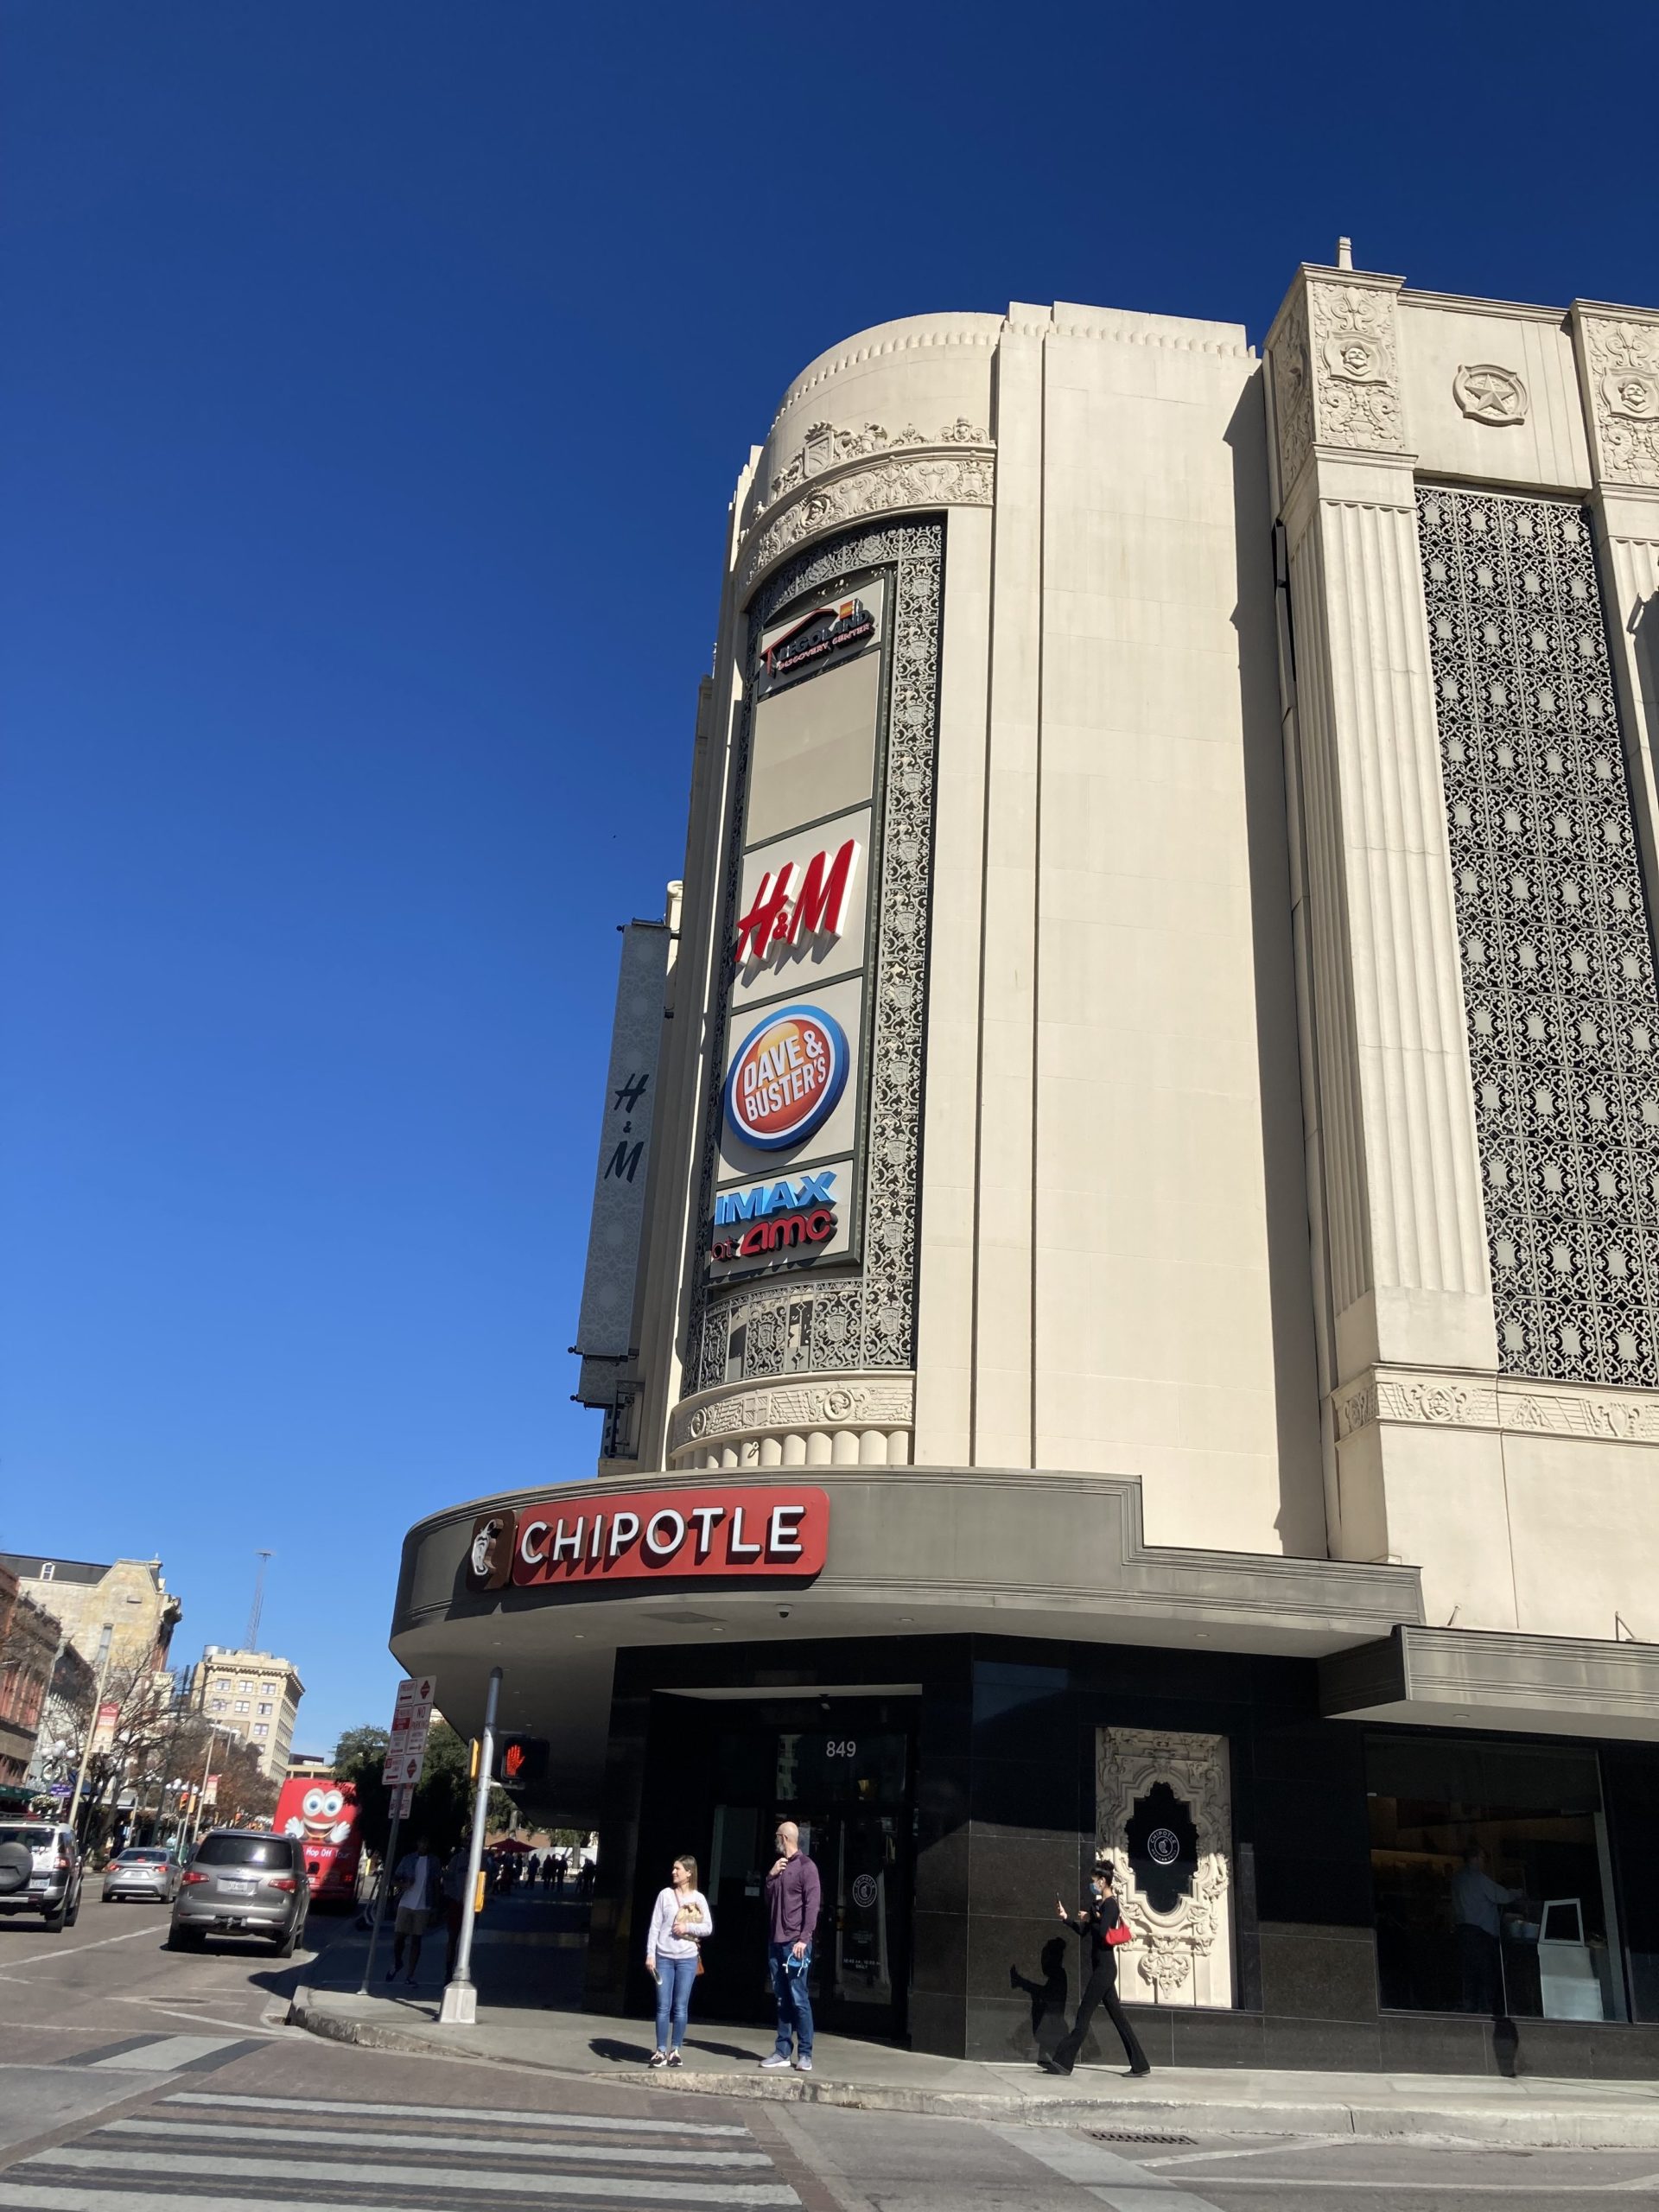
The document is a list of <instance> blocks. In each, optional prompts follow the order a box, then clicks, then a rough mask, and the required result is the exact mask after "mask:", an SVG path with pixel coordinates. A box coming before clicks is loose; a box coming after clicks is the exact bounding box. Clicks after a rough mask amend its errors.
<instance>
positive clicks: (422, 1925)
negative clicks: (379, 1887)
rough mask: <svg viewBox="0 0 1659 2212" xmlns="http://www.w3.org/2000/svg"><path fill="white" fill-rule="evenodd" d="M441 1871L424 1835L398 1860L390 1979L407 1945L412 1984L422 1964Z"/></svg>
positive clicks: (402, 1957)
mask: <svg viewBox="0 0 1659 2212" xmlns="http://www.w3.org/2000/svg"><path fill="white" fill-rule="evenodd" d="M441 1878H442V1868H441V1867H440V1866H439V1865H438V1862H437V1860H436V1859H435V1858H434V1857H433V1856H432V1846H431V1844H430V1842H429V1840H428V1839H427V1838H426V1837H425V1836H422V1837H421V1838H420V1839H419V1840H418V1841H417V1842H416V1846H415V1848H414V1850H413V1851H410V1852H406V1853H404V1856H403V1857H402V1858H401V1859H399V1860H398V1861H397V1872H395V1873H394V1874H393V1876H392V1878H391V1886H392V1890H393V1891H394V1893H395V1895H396V1897H397V1920H396V1922H395V1923H393V1929H392V1938H391V1966H390V1967H389V1968H388V1969H387V1972H386V1980H388V1981H396V1980H397V1969H398V1967H400V1966H402V1964H403V1962H404V1945H405V1944H407V1945H408V1947H409V1974H408V1976H407V1979H408V1980H409V1981H410V1984H411V1986H412V1985H413V1983H414V1981H415V1979H416V1973H417V1970H418V1968H419V1967H420V1963H421V1938H422V1937H423V1936H424V1935H425V1933H426V1931H427V1929H428V1928H429V1925H430V1924H431V1920H432V1913H433V1908H434V1907H435V1904H437V1899H438V1884H439V1881H440V1879H441Z"/></svg>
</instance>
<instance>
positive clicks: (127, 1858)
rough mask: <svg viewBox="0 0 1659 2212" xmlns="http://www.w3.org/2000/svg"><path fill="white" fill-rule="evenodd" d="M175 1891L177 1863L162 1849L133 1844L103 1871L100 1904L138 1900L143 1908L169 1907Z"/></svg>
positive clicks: (177, 1883)
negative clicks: (128, 1899)
mask: <svg viewBox="0 0 1659 2212" xmlns="http://www.w3.org/2000/svg"><path fill="white" fill-rule="evenodd" d="M178 1891H179V1862H178V1860H177V1859H175V1857H174V1856H173V1853H171V1852H170V1851H168V1849H167V1848H166V1847H165V1846H164V1845H162V1844H136V1845H135V1846H134V1847H132V1849H130V1851H123V1852H121V1853H118V1855H117V1856H116V1857H115V1858H113V1859H111V1861H110V1863H109V1865H108V1866H106V1867H105V1869H104V1902H105V1904H111V1903H112V1902H114V1901H116V1900H118V1899H119V1898H121V1897H138V1898H141V1899H142V1900H143V1903H145V1904H172V1902H173V1900H174V1898H175V1897H176V1896H177V1895H178Z"/></svg>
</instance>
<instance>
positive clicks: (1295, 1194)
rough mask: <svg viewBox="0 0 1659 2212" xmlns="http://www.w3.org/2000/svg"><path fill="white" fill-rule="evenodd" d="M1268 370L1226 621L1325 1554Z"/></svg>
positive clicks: (1287, 1460) (1287, 1424) (1285, 1266)
mask: <svg viewBox="0 0 1659 2212" xmlns="http://www.w3.org/2000/svg"><path fill="white" fill-rule="evenodd" d="M1265 375H1266V372H1265V371H1264V370H1262V369H1260V368H1258V369H1257V371H1256V372H1255V375H1254V376H1253V377H1252V378H1251V379H1250V381H1249V384H1248V385H1246V386H1245V388H1244V391H1243V393H1242V394H1241V396H1240V398H1239V403H1238V405H1237V406H1236V408H1235V409H1234V410H1233V416H1232V419H1231V421H1230V423H1228V425H1227V433H1226V440H1227V445H1228V448H1229V450H1230V453H1231V454H1232V457H1233V531H1234V539H1235V543H1236V545H1237V548H1238V557H1239V598H1238V604H1237V606H1236V607H1235V608H1234V610H1233V628H1234V630H1235V632H1236V635H1237V639H1238V689H1239V707H1240V710H1241V716H1242V720H1243V731H1244V760H1243V770H1244V812H1245V842H1246V849H1247V851H1248V854H1249V870H1250V937H1251V956H1252V966H1253V969H1254V975H1255V1038H1256V1067H1257V1080H1258V1083H1259V1086H1260V1090H1261V1099H1262V1179H1263V1184H1264V1187H1265V1192H1266V1198H1267V1210H1268V1218H1267V1239H1268V1300H1269V1304H1270V1307H1271V1313H1272V1327H1273V1379H1274V1409H1275V1414H1276V1421H1277V1429H1278V1441H1279V1510H1278V1512H1277V1513H1276V1514H1275V1515H1274V1526H1275V1528H1276V1529H1278V1531H1279V1538H1280V1541H1281V1543H1282V1545H1283V1546H1284V1548H1285V1550H1286V1551H1287V1553H1290V1554H1294V1556H1295V1557H1297V1558H1300V1559H1324V1558H1325V1557H1326V1556H1327V1554H1328V1552H1329V1550H1330V1544H1329V1541H1328V1540H1327V1535H1326V1530H1325V1475H1324V1468H1323V1463H1322V1459H1321V1454H1320V1446H1319V1370H1318V1366H1317V1363H1316V1361H1315V1357H1314V1343H1313V1274H1312V1269H1311V1265H1310V1255H1309V1243H1308V1236H1309V1229H1308V1216H1307V1169H1306V1160H1305V1156H1304V1152H1303V1141H1304V1140H1303V1128H1302V1086H1301V1053H1300V1039H1299V1037H1298V1034H1297V1020H1296V970H1295V958H1294V951H1293V949H1292V939H1291V912H1290V851H1289V838H1288V825H1289V814H1288V811H1287V805H1286V797H1285V754H1284V738H1283V731H1282V726H1281V719H1280V697H1279V646H1278V632H1277V623H1276V617H1275V611H1274V579H1273V550H1272V549H1273V516H1272V512H1271V509H1270V507H1269V505H1268V426H1267V413H1266V402H1265V394H1264V384H1265Z"/></svg>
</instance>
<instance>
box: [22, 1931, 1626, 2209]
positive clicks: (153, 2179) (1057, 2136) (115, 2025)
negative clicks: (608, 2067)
mask: <svg viewBox="0 0 1659 2212" xmlns="http://www.w3.org/2000/svg"><path fill="white" fill-rule="evenodd" d="M311 1932H312V1935H313V1936H314V1938H315V1940H317V1941H318V1942H327V1940H329V1939H330V1938H331V1937H335V1936H339V1935H340V1923H336V1922H332V1921H322V1920H320V1921H318V1922H317V1923H315V1924H314V1927H313V1929H312V1931H311ZM165 1933H166V1915H165V1913H164V1912H162V1911H161V1910H157V1909H156V1908H155V1907H152V1906H148V1905H103V1904H98V1903H96V1902H94V1901H93V1900H92V1899H91V1898H89V1899H88V1900H87V1902H86V1905H85V1906H84V1907H83V1909H82V1912H81V1916H80V1921H79V1925H78V1926H77V1927H75V1928H73V1929H69V1930H68V1931H67V1933H65V1934H64V1935H63V1936H47V1935H44V1934H42V1933H41V1932H39V1931H37V1930H36V1929H34V1928H32V1927H31V1926H29V1924H28V1923H22V1922H16V1921H4V1922H0V2212H13V2209H14V2208H15V2209H16V2212H171V2208H173V2207H175V2206H185V2207H193V2208H195V2212H232V2208H236V2212H277V2208H278V2207H281V2208H283V2212H297V2208H304V2212H359V2209H360V2208H368V2207H397V2208H403V2209H404V2212H496V2208H502V2212H505V2208H507V2207H509V2206H511V2207H512V2212H526V2208H534V2207H543V2208H546V2212H772V2208H776V2212H1094V2208H1096V2207H1098V2206H1101V2205H1106V2206H1109V2207H1114V2208H1116V2212H1474V2209H1475V2208H1477V2207H1478V2208H1480V2212H1487V2208H1490V2207H1494V2206H1498V2205H1504V2204H1508V2205H1512V2206H1514V2207H1516V2212H1590V2208H1592V2206H1596V2207H1599V2206H1602V2205H1607V2206H1608V2207H1609V2212H1611V2206H1612V2205H1614V2204H1618V2205H1625V2204H1628V2205H1632V2206H1636V2205H1643V2204H1645V2205H1649V2206H1653V2207H1659V2152H1617V2153H1616V2152H1548V2151H1516V2152H1502V2151H1491V2150H1486V2151H1467V2152H1460V2151H1452V2150H1411V2149H1393V2148H1389V2147H1388V2146H1385V2145H1376V2144H1370V2143H1361V2142H1357V2141H1354V2140H1353V2139H1340V2140H1313V2139H1302V2138H1297V2139H1287V2140H1284V2141H1279V2142H1269V2141H1263V2140H1262V2139H1260V2138H1253V2139H1250V2141H1249V2142H1248V2143H1243V2144H1239V2143H1235V2144H1231V2145H1229V2144H1227V2143H1224V2142H1220V2141H1192V2142H1188V2141H1185V2140H1181V2141H1168V2140H1165V2141H1157V2140H1132V2139H1131V2140H1126V2139H1123V2138H1122V2136H1117V2137H1113V2138H1110V2139H1108V2138H1105V2137H1102V2136H1097V2135H1091V2134H1090V2133H1086V2132H1084V2131H1080V2130H1079V2131H1065V2130H1060V2129H1053V2128H1028V2127H993V2126H987V2125H985V2124H983V2123H982V2122H979V2121H973V2120H927V2119H920V2118H911V2117H903V2116H899V2115H894V2114H888V2113H862V2112H847V2111H841V2110H836V2109H832V2108H829V2107H817V2106H793V2105H791V2106H779V2105H774V2104H770V2103H768V2104H757V2103H752V2102H748V2101H743V2100H741V2099H735V2098H734V2099H730V2100H726V2099H716V2098H703V2097H698V2098H696V2099H690V2098H688V2099H686V2100H684V2104H685V2107H686V2109H685V2110H684V2111H683V2112H682V2111H681V2110H680V2109H679V2105H680V2101H679V2100H677V2099H674V2098H670V2097H665V2096H664V2095H662V2094H658V2093H656V2092H654V2091H652V2090H647V2089H645V2088H643V2087H642V2086H636V2085H635V2084H634V2083H632V2082H631V2081H630V2080H629V2078H628V2076H627V2075H626V2074H625V2073H621V2072H619V2074H618V2075H617V2077H616V2078H615V2079H614V2080H603V2081H594V2080H592V2079H590V2078H587V2077H578V2076H562V2075H550V2074H546V2073H540V2072H536V2071H532V2070H529V2069H522V2070H521V2069H515V2068H512V2067H507V2066H500V2065H480V2064H478V2063H468V2062H466V2061H463V2060H451V2059H447V2058H413V2057H402V2056H394V2055H391V2054H389V2053H383V2052H378V2051H366V2050H352V2049H349V2048H346V2047H342V2046H340V2045H338V2044H322V2043H319V2042H317V2041H315V2039H314V2038H312V2037H309V2036H308V2035H306V2034H304V2033H303V2032H302V2031H299V2030H297V2029H290V2028H288V2027H287V2026H285V2025H284V2024H283V2012H285V2010H286V2007H287V2001H288V1994H289V1990H290V1989H291V1988H292V1986H294V1984H295V1983H296V1981H297V1980H300V1979H301V1978H302V1977H303V1976H304V1975H306V1974H308V1972H309V1971H311V1965H310V1961H308V1960H307V1959H306V1958H304V1957H302V1956H296V1958H295V1959H294V1960H293V1961H277V1960H274V1959H272V1958H270V1956H269V1955H261V1954H259V1953H257V1952H255V1951H253V1950H251V1949H234V1948H230V1947H226V1948H224V1949H222V1950H220V1951H217V1952H214V1951H209V1952H206V1953H183V1954H179V1955H175V1954H173V1953H171V1952H169V1951H167V1950H164V1949H163V1948H162V1939H163V1937H164V1936H165Z"/></svg>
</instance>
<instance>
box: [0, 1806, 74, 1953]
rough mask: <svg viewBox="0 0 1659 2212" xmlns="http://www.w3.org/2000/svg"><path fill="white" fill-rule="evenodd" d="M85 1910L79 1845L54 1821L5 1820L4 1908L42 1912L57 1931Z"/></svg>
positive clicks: (0, 1859) (0, 1901) (0, 1873)
mask: <svg viewBox="0 0 1659 2212" xmlns="http://www.w3.org/2000/svg"><path fill="white" fill-rule="evenodd" d="M79 1910H80V1847H79V1844H78V1843H77V1842H76V1841H75V1835H74V1830H73V1828H65V1827H54V1826H53V1824H52V1823H51V1821H0V1912H3V1913H13V1912H38V1913H39V1914H40V1915H41V1918H42V1919H43V1920H44V1921H45V1923H46V1924H47V1926H48V1928H49V1929H52V1931H53V1933H54V1935H60V1934H61V1933H62V1931H63V1930H64V1929H66V1928H73V1926H74V1924H75V1918H76V1916H77V1914H78V1913H79Z"/></svg>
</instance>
